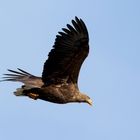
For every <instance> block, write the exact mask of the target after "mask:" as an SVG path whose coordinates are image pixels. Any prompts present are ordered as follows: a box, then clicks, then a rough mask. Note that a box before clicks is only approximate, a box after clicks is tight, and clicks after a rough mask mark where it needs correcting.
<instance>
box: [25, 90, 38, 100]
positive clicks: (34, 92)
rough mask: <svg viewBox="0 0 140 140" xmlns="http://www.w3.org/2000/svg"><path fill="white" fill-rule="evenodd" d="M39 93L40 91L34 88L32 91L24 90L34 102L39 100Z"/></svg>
mask: <svg viewBox="0 0 140 140" xmlns="http://www.w3.org/2000/svg"><path fill="white" fill-rule="evenodd" d="M37 91H38V88H32V89H27V90H24V91H23V92H24V94H25V95H26V96H28V97H29V98H32V99H34V100H37V99H38V97H39V94H38V93H37Z"/></svg>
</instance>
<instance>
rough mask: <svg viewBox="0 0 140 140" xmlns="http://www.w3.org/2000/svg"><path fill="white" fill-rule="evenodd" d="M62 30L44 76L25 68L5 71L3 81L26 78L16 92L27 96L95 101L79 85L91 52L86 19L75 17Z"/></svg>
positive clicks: (45, 67)
mask: <svg viewBox="0 0 140 140" xmlns="http://www.w3.org/2000/svg"><path fill="white" fill-rule="evenodd" d="M71 22H72V25H70V24H67V27H66V28H62V31H61V32H58V35H56V39H55V42H54V45H53V48H52V50H51V51H50V53H49V54H48V59H47V60H46V62H45V63H44V68H43V72H42V77H37V76H34V75H32V74H30V73H28V72H26V71H24V70H22V69H19V68H18V70H17V71H14V70H10V69H8V71H9V72H10V73H9V74H4V75H5V77H3V78H4V79H3V81H14V82H22V83H23V84H24V85H22V86H21V87H20V88H18V89H17V90H16V91H15V92H14V94H15V95H16V96H27V97H30V98H32V99H34V100H37V99H42V100H45V101H49V102H53V103H58V104H65V103H72V102H78V103H81V102H83V103H88V104H89V105H92V100H91V99H90V97H89V96H87V95H86V94H84V93H81V92H80V91H79V88H78V76H79V72H80V68H81V65H82V63H83V62H84V60H85V58H86V57H87V56H88V53H89V35H88V31H87V27H86V25H85V23H84V22H83V20H82V19H79V18H77V17H75V19H74V20H72V21H71Z"/></svg>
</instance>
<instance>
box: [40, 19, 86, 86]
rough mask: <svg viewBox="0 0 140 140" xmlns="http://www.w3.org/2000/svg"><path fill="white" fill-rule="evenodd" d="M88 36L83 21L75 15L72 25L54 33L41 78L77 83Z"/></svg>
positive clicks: (51, 81)
mask: <svg viewBox="0 0 140 140" xmlns="http://www.w3.org/2000/svg"><path fill="white" fill-rule="evenodd" d="M88 42H89V36H88V31H87V28H86V25H85V23H84V22H83V21H82V19H78V18H77V17H75V20H72V25H69V24H67V28H62V32H58V35H56V39H55V43H54V46H53V49H52V50H51V51H50V53H49V55H48V60H46V62H45V64H44V69H43V73H42V80H43V82H44V83H45V84H46V85H47V84H52V83H55V84H56V83H63V82H72V83H77V80H78V75H79V71H80V68H81V65H82V63H83V61H84V60H85V58H86V57H87V55H88V52H89V45H88Z"/></svg>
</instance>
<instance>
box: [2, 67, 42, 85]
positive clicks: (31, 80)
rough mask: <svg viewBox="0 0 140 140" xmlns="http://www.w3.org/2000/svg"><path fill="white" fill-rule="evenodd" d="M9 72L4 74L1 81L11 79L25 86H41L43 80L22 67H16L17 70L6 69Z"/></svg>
mask: <svg viewBox="0 0 140 140" xmlns="http://www.w3.org/2000/svg"><path fill="white" fill-rule="evenodd" d="M8 71H9V72H11V73H9V74H4V75H5V77H3V80H1V81H13V82H22V83H24V84H25V85H26V86H34V87H41V86H43V82H42V79H41V77H37V76H34V75H32V74H30V73H28V72H26V71H24V70H22V69H19V68H18V71H14V70H10V69H8Z"/></svg>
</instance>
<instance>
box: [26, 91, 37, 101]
mask: <svg viewBox="0 0 140 140" xmlns="http://www.w3.org/2000/svg"><path fill="white" fill-rule="evenodd" d="M27 96H28V97H29V98H32V99H34V100H37V99H38V97H39V94H35V93H28V95H27Z"/></svg>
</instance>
